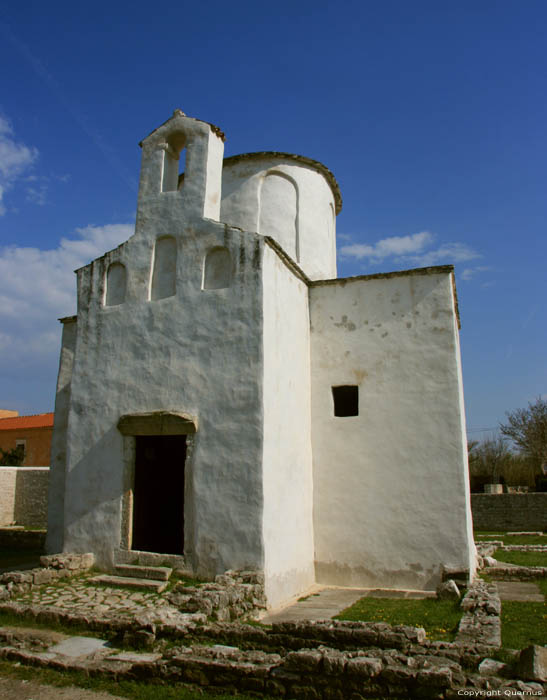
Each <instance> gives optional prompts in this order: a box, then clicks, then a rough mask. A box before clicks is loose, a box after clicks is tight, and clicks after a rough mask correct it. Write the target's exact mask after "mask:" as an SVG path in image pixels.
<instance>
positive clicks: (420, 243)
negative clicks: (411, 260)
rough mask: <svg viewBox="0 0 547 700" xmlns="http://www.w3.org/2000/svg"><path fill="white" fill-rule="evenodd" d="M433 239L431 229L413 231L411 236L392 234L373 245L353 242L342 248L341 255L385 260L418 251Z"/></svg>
mask: <svg viewBox="0 0 547 700" xmlns="http://www.w3.org/2000/svg"><path fill="white" fill-rule="evenodd" d="M432 240H433V236H432V234H431V233H429V231H422V232H421V233H413V234H412V235H410V236H391V237H389V238H383V239H381V240H380V241H378V242H377V243H374V244H373V245H368V244H366V243H353V244H351V245H344V246H342V247H341V248H340V255H341V256H342V257H344V258H357V260H362V259H363V258H370V259H371V260H373V261H379V260H383V259H384V258H387V257H392V256H395V255H397V256H399V255H405V254H409V253H416V252H418V251H420V250H422V249H423V248H424V247H425V246H427V245H428V243H430V242H431V241H432Z"/></svg>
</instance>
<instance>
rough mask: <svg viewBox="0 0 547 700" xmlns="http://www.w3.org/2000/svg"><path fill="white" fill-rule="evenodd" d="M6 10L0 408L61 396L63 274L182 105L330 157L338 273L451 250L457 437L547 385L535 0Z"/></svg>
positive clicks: (544, 141)
mask: <svg viewBox="0 0 547 700" xmlns="http://www.w3.org/2000/svg"><path fill="white" fill-rule="evenodd" d="M11 5H12V7H11V8H10V9H8V10H3V11H2V13H0V65H2V67H3V70H2V74H1V78H0V85H1V89H0V195H1V196H0V407H2V408H14V409H17V410H19V411H20V412H21V413H35V412H41V411H49V410H53V404H54V388H55V381H56V372H57V363H58V351H59V343H60V333H61V328H60V325H59V324H58V323H57V321H56V319H57V318H58V317H59V316H63V315H68V314H71V313H74V311H75V294H74V293H75V278H74V275H73V273H72V270H73V269H75V268H76V267H78V266H79V265H82V264H84V263H86V262H88V261H89V260H91V259H93V258H94V257H97V256H99V255H101V254H102V253H103V252H105V251H106V250H107V249H110V248H112V247H114V246H115V245H117V244H118V243H119V242H120V241H121V240H124V239H126V238H127V237H128V236H129V235H130V234H131V231H132V226H133V222H134V217H135V204H136V195H137V182H138V174H139V163H140V149H139V148H138V145H137V144H138V142H139V141H140V140H141V139H142V138H143V137H144V136H146V135H147V134H148V133H150V131H152V130H153V129H154V128H155V127H156V126H158V125H159V124H160V123H162V122H163V121H165V119H167V118H168V117H169V116H170V115H171V113H172V111H173V110H174V109H175V108H181V109H182V110H183V111H184V112H186V113H187V114H188V115H190V116H194V117H197V118H199V119H203V120H205V121H210V122H213V123H215V124H217V125H218V126H219V127H220V128H221V129H222V130H223V131H225V133H226V136H227V140H226V150H225V153H226V155H233V154H236V153H243V152H248V151H260V150H276V151H288V152H293V153H299V154H302V155H305V156H308V157H310V158H315V159H317V160H319V161H321V162H323V163H324V164H325V165H327V166H328V167H329V168H330V169H331V170H332V171H333V173H334V174H335V176H336V178H337V180H338V182H339V184H340V188H341V190H342V196H343V199H344V206H343V209H342V212H341V214H340V215H339V217H338V222H337V230H338V247H339V258H338V261H339V262H338V274H339V276H349V275H357V274H367V273H373V272H380V271H390V270H397V269H405V268H411V267H420V266H424V265H430V264H447V263H452V264H454V265H455V266H456V278H457V287H458V294H459V302H460V311H461V318H462V330H461V344H462V357H463V369H464V387H465V395H466V410H467V420H468V429H469V432H470V437H474V438H480V437H484V436H486V435H488V433H489V431H490V430H491V429H492V428H495V427H496V425H497V424H498V423H499V422H500V421H503V419H504V416H505V411H508V410H512V409H514V408H518V407H524V406H526V404H527V403H528V402H529V401H533V400H534V399H535V397H537V396H539V395H546V394H547V362H546V355H547V353H546V348H547V323H546V312H545V287H546V273H545V268H546V262H547V245H546V242H545V241H546V236H545V228H546V221H547V217H546V214H547V211H546V210H547V205H546V203H547V148H546V146H547V131H546V127H545V125H546V124H547V97H546V90H545V86H546V84H547V52H546V30H547V4H546V3H545V2H544V1H543V0H523V2H515V1H514V0H511V1H506V0H495V1H491V0H473V2H468V1H466V0H460V2H458V3H453V2H447V1H444V0H435V1H431V2H429V1H423V0H413V2H408V1H407V0H404V1H403V0H382V1H381V2H380V0H377V1H376V2H367V0H361V1H359V2H352V1H348V2H340V3H332V2H323V1H322V0H314V1H313V2H308V0H304V1H300V2H299V1H298V0H294V1H293V2H286V1H285V0H282V1H281V2H277V3H256V2H247V1H246V0H245V1H243V2H238V1H237V0H235V1H234V2H231V3H227V2H218V1H217V0H210V1H209V2H207V3H202V4H198V3H194V2H192V3H190V2H184V1H182V2H176V3H170V4H169V3H162V5H161V6H157V5H154V4H152V3H144V2H140V0H136V1H135V2H132V3H116V2H110V3H106V2H103V1H102V0H98V1H97V2H94V3H87V4H76V5H75V4H74V3H68V2H62V1H60V2H56V1H55V0H52V2H51V3H46V4H45V3H42V2H40V3H38V2H27V3H18V4H17V5H16V4H15V3H11Z"/></svg>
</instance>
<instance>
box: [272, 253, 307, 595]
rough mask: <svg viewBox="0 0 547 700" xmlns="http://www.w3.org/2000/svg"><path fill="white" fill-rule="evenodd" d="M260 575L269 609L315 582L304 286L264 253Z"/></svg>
mask: <svg viewBox="0 0 547 700" xmlns="http://www.w3.org/2000/svg"><path fill="white" fill-rule="evenodd" d="M263 289H264V302H263V303H264V387H263V396H264V452H263V455H264V456H263V474H264V477H263V480H264V482H263V483H264V486H263V487H264V515H263V526H262V528H263V537H264V574H265V582H266V595H267V598H268V603H269V605H271V606H273V607H275V606H277V605H280V604H281V603H283V602H284V601H286V600H288V599H289V598H291V596H294V595H296V594H298V593H301V592H302V591H304V590H305V589H307V588H308V587H309V586H310V585H312V584H313V583H314V580H315V572H314V556H313V518H312V515H313V514H312V510H313V480H312V455H311V425H310V420H311V415H310V398H311V397H310V366H309V359H310V346H309V310H308V288H307V285H306V284H305V283H304V282H303V281H302V280H300V279H299V278H298V277H297V276H296V275H295V274H294V272H293V271H292V270H290V269H289V268H287V266H286V264H285V263H284V262H283V261H282V260H281V259H280V257H279V256H278V255H277V253H276V252H275V251H274V250H272V249H271V248H270V247H269V246H266V247H265V250H264V265H263Z"/></svg>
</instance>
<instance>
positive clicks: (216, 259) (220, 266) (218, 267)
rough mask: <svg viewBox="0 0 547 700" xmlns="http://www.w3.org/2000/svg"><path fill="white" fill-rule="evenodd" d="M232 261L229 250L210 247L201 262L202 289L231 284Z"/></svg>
mask: <svg viewBox="0 0 547 700" xmlns="http://www.w3.org/2000/svg"><path fill="white" fill-rule="evenodd" d="M232 277H233V262H232V256H231V255H230V251H229V250H228V249H227V248H223V247H221V246H218V247H216V248H211V250H210V251H209V252H208V253H207V255H206V256H205V260H204V263H203V285H202V288H203V289H225V288H226V287H229V286H230V285H231V284H232Z"/></svg>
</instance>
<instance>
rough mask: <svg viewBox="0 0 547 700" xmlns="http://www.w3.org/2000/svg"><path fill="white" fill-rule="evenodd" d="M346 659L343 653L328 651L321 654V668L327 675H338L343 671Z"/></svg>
mask: <svg viewBox="0 0 547 700" xmlns="http://www.w3.org/2000/svg"><path fill="white" fill-rule="evenodd" d="M346 662H347V659H346V657H345V656H344V655H343V654H340V653H336V652H335V651H332V652H331V651H328V652H326V653H324V654H323V670H324V672H325V673H326V674H327V675H329V676H340V675H342V673H344V670H345V668H346Z"/></svg>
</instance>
